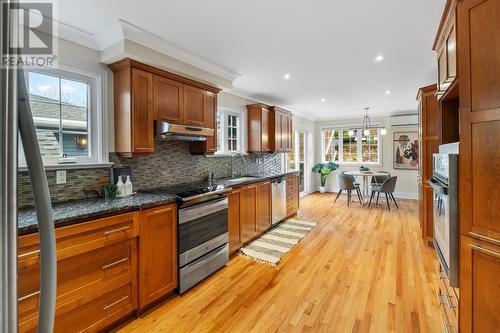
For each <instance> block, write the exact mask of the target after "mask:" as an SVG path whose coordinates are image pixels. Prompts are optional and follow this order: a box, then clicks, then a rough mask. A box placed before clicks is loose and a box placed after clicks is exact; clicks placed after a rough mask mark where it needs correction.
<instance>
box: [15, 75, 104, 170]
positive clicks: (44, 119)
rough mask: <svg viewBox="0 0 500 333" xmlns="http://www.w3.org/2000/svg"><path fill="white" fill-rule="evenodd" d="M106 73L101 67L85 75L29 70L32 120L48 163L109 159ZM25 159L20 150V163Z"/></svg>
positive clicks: (28, 82) (27, 78) (41, 149)
mask: <svg viewBox="0 0 500 333" xmlns="http://www.w3.org/2000/svg"><path fill="white" fill-rule="evenodd" d="M103 77H104V74H103V73H102V72H100V71H97V72H93V73H92V74H89V75H85V74H82V73H81V72H78V71H74V72H73V71H70V70H63V69H50V70H30V71H29V72H28V73H27V75H26V81H27V84H28V92H29V101H30V106H31V111H32V115H33V122H34V124H35V130H36V134H37V139H38V145H39V148H40V153H41V155H42V159H43V162H44V164H45V165H46V166H54V165H58V164H60V163H61V162H66V163H68V162H72V163H74V164H97V163H103V162H106V161H107V156H105V155H106V154H107V147H106V145H107V142H106V140H104V137H103V128H104V126H105V124H104V121H103V112H102V87H103V82H102V79H103ZM20 149H22V146H21V145H20ZM25 163H26V162H25V160H24V154H23V153H22V151H20V153H19V164H20V166H23V165H25ZM65 165H67V164H65Z"/></svg>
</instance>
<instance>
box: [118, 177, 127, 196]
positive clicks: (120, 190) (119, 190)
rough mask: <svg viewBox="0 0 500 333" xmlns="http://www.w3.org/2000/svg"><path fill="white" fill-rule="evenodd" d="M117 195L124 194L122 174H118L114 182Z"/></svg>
mask: <svg viewBox="0 0 500 333" xmlns="http://www.w3.org/2000/svg"><path fill="white" fill-rule="evenodd" d="M116 189H117V196H118V197H123V196H125V183H124V182H123V179H122V176H118V181H117V182H116Z"/></svg>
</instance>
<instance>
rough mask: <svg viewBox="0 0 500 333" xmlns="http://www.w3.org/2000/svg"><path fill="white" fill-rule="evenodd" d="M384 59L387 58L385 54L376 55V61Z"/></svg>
mask: <svg viewBox="0 0 500 333" xmlns="http://www.w3.org/2000/svg"><path fill="white" fill-rule="evenodd" d="M384 59H385V58H384V56H383V55H381V54H379V55H378V56H376V57H375V61H376V62H381V61H383V60H384Z"/></svg>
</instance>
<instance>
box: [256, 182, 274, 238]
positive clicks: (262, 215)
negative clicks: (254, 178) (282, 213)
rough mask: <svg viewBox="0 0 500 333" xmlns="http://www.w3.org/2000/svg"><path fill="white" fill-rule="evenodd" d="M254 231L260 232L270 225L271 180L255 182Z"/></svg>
mask: <svg viewBox="0 0 500 333" xmlns="http://www.w3.org/2000/svg"><path fill="white" fill-rule="evenodd" d="M255 201H256V206H255V212H256V213H255V215H256V217H255V220H256V221H255V229H256V230H255V232H256V234H261V233H263V232H265V231H266V230H267V229H269V227H270V226H271V182H270V181H266V182H263V183H258V184H257V194H256V200H255Z"/></svg>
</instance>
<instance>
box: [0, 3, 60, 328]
mask: <svg viewBox="0 0 500 333" xmlns="http://www.w3.org/2000/svg"><path fill="white" fill-rule="evenodd" d="M4 3H5V2H4ZM7 3H13V1H7ZM0 8H1V9H0V11H1V13H0V14H1V15H0V17H1V18H2V19H1V22H2V23H1V28H0V29H1V31H0V38H1V45H0V46H1V49H0V50H2V57H4V56H8V54H6V52H5V50H7V53H8V52H9V51H8V48H6V46H10V45H11V44H10V42H9V39H10V36H11V31H9V30H10V29H11V27H16V26H17V24H13V23H17V17H16V16H15V14H14V13H15V11H10V10H9V7H8V6H6V5H4V4H3V3H2V6H1V7H0ZM0 71H1V81H0V103H1V104H0V108H1V109H0V279H1V283H2V284H1V289H0V332H17V318H18V316H17V193H16V187H17V168H18V165H17V154H18V144H19V142H18V140H19V138H20V140H21V141H22V144H23V151H24V155H25V157H26V163H27V167H28V173H29V176H30V180H31V186H32V192H33V198H34V202H35V208H36V210H37V219H38V231H39V238H40V294H39V297H40V299H39V312H38V332H43V333H45V332H52V331H53V327H54V312H55V299H56V283H57V267H56V246H55V237H54V223H53V219H52V208H51V203H50V195H49V189H48V185H47V178H46V175H45V171H44V168H43V161H42V157H41V155H40V149H39V147H38V141H37V137H36V132H35V126H34V123H33V118H32V115H31V108H30V105H29V98H28V97H29V96H28V89H27V86H26V81H25V74H24V71H23V69H19V68H12V69H5V68H2V69H1V70H0Z"/></svg>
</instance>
